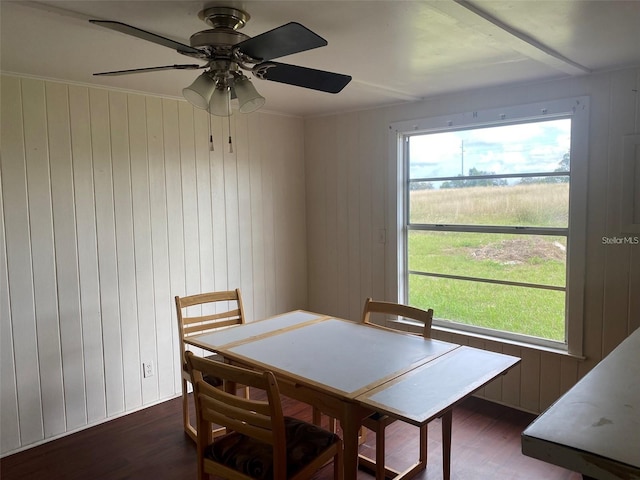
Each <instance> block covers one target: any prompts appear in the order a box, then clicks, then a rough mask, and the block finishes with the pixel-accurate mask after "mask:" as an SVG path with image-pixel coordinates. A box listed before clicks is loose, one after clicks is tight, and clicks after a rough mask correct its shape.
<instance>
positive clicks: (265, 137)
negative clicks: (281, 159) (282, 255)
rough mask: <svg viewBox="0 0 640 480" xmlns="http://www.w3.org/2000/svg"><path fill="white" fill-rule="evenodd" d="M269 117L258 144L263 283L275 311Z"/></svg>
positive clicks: (268, 307)
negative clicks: (260, 159)
mask: <svg viewBox="0 0 640 480" xmlns="http://www.w3.org/2000/svg"><path fill="white" fill-rule="evenodd" d="M272 120H273V118H269V120H268V121H266V119H265V122H264V123H263V124H262V128H261V130H260V134H259V135H260V144H261V145H262V193H263V206H262V212H263V222H262V224H263V226H264V271H265V278H264V285H265V290H266V292H265V293H266V304H265V308H266V312H273V311H276V293H277V292H276V249H277V247H278V245H277V244H276V230H275V226H274V220H273V219H274V210H275V207H274V203H275V193H274V190H275V189H276V188H278V186H277V183H276V178H275V176H276V175H275V173H274V171H273V169H274V164H275V162H276V152H275V151H274V149H273V137H274V134H275V131H276V125H275V123H274V122H273V121H272ZM305 284H306V281H305Z"/></svg>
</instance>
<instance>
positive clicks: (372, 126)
mask: <svg viewBox="0 0 640 480" xmlns="http://www.w3.org/2000/svg"><path fill="white" fill-rule="evenodd" d="M360 118H361V126H360V134H359V137H360V144H361V145H364V151H365V154H366V156H367V158H368V160H369V162H370V164H371V166H370V169H371V171H370V178H371V180H370V183H371V191H370V195H371V199H370V202H371V231H370V234H371V238H372V245H371V288H370V295H371V296H372V297H373V298H385V286H384V278H385V276H386V270H385V261H384V256H385V243H386V240H387V237H388V233H390V232H387V231H386V215H385V205H387V192H386V188H385V177H384V176H383V175H379V174H378V172H383V171H385V170H386V164H387V156H386V152H387V149H388V145H387V142H388V131H387V125H386V123H385V122H384V121H381V119H380V117H379V116H377V115H375V114H374V113H373V112H371V111H368V112H362V113H361V114H360ZM381 231H382V236H381ZM383 237H384V238H383Z"/></svg>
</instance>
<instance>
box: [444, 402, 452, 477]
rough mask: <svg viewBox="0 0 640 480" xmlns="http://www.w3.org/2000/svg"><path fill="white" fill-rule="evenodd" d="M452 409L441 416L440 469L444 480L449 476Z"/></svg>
mask: <svg viewBox="0 0 640 480" xmlns="http://www.w3.org/2000/svg"><path fill="white" fill-rule="evenodd" d="M452 423H453V410H448V411H447V412H446V413H445V414H444V415H443V416H442V469H443V475H442V478H443V479H444V480H449V479H450V478H451V426H452Z"/></svg>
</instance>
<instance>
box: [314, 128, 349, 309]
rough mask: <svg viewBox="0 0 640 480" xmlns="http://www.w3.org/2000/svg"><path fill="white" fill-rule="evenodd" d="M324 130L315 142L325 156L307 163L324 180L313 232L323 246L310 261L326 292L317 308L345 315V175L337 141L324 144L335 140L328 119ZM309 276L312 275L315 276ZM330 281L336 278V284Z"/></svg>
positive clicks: (346, 259) (346, 284)
mask: <svg viewBox="0 0 640 480" xmlns="http://www.w3.org/2000/svg"><path fill="white" fill-rule="evenodd" d="M324 127H325V128H327V129H330V130H331V132H330V135H326V134H324V133H323V132H324V129H323V131H322V132H320V135H319V137H318V138H317V141H318V142H319V144H320V145H322V147H323V148H324V150H325V156H324V158H323V159H322V160H321V161H319V162H318V161H316V162H308V163H307V167H308V168H309V169H310V168H313V169H314V170H313V171H314V173H316V172H317V170H320V171H321V173H320V172H317V173H318V174H320V175H323V176H324V177H325V179H326V180H325V183H324V189H322V191H321V192H319V193H320V194H321V195H323V196H324V201H323V202H322V211H321V212H319V214H320V215H322V229H321V230H320V229H319V230H318V232H317V235H318V239H317V240H319V241H320V242H322V243H323V244H324V256H323V258H321V259H315V258H312V260H314V261H315V262H316V263H317V266H316V268H317V271H318V270H319V272H322V273H321V276H320V281H321V282H324V283H325V284H326V287H325V291H326V293H325V296H324V298H323V301H322V304H321V306H320V305H319V306H318V309H325V310H322V311H326V312H331V313H333V314H334V315H342V316H348V313H349V308H348V299H349V287H348V280H349V276H348V268H349V261H348V248H347V247H348V242H345V241H344V240H345V239H344V238H343V236H342V235H343V234H344V232H345V226H346V221H345V217H346V212H347V209H346V208H343V207H344V206H345V205H347V202H346V201H345V198H344V196H345V195H346V194H347V191H348V188H347V175H346V172H344V173H345V174H344V175H343V174H342V172H341V170H342V169H343V168H344V167H345V166H346V165H347V162H344V161H343V159H342V158H341V154H340V148H339V147H338V145H337V142H336V141H335V140H334V141H327V140H328V139H332V140H333V139H335V138H336V129H337V128H340V127H339V126H337V125H336V124H335V123H334V122H331V121H329V120H326V121H325V122H324ZM317 164H319V165H317ZM329 179H332V181H330V180H329ZM343 262H344V263H343ZM312 276H315V273H314V274H313V275H312ZM331 279H337V281H332V280H331ZM342 300H344V302H345V304H344V305H342V304H341V301H342Z"/></svg>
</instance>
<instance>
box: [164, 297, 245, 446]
mask: <svg viewBox="0 0 640 480" xmlns="http://www.w3.org/2000/svg"><path fill="white" fill-rule="evenodd" d="M175 300H176V313H177V316H178V336H179V337H180V358H181V359H182V422H183V425H184V431H185V433H187V435H189V436H190V437H191V438H192V439H193V440H194V441H196V438H197V436H198V433H197V430H196V428H195V426H194V425H192V424H191V420H190V416H189V396H188V390H187V387H188V383H189V382H191V377H190V376H189V372H188V371H187V365H186V364H185V363H184V358H185V357H184V354H185V351H186V346H185V342H184V340H185V339H186V338H188V337H190V336H193V335H199V334H201V333H205V332H209V331H213V330H216V329H218V328H223V327H228V326H231V325H238V324H241V323H244V310H243V309H242V297H241V295H240V289H235V290H229V291H224V292H211V293H200V294H197V295H190V296H188V297H179V296H176V297H175ZM195 306H205V307H206V306H211V307H217V308H222V309H223V311H222V312H217V313H206V314H203V313H199V314H198V315H196V316H189V315H187V314H186V309H187V308H188V307H195ZM212 310H213V308H212ZM207 358H209V359H211V360H217V361H222V360H223V359H222V357H221V356H220V355H218V354H213V355H209V356H208V357H207ZM205 380H206V381H208V382H209V383H210V384H211V385H213V386H217V387H221V386H222V381H221V380H220V379H219V378H216V377H205ZM216 433H218V434H222V433H225V429H224V428H220V429H217V430H216Z"/></svg>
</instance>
